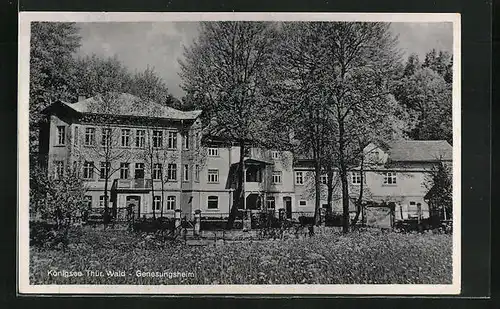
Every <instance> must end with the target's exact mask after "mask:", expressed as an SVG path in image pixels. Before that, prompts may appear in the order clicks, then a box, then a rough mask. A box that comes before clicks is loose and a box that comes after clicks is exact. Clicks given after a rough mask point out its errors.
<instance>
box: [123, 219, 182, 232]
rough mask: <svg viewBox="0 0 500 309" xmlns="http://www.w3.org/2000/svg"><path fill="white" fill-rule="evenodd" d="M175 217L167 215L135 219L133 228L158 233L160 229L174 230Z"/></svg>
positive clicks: (137, 230)
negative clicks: (167, 216)
mask: <svg viewBox="0 0 500 309" xmlns="http://www.w3.org/2000/svg"><path fill="white" fill-rule="evenodd" d="M174 227H175V219H170V218H166V217H160V218H141V219H138V220H137V221H134V223H133V225H132V229H133V230H134V231H135V232H144V233H156V232H158V231H167V230H173V229H174Z"/></svg>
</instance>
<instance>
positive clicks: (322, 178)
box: [319, 174, 328, 185]
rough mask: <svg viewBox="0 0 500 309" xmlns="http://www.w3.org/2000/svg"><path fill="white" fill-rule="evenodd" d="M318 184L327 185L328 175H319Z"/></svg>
mask: <svg viewBox="0 0 500 309" xmlns="http://www.w3.org/2000/svg"><path fill="white" fill-rule="evenodd" d="M319 182H320V183H322V184H324V185H326V184H328V175H327V174H321V175H319Z"/></svg>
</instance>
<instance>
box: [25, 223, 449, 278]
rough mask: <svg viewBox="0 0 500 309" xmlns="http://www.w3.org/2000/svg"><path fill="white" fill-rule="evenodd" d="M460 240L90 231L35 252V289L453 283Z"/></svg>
mask: <svg viewBox="0 0 500 309" xmlns="http://www.w3.org/2000/svg"><path fill="white" fill-rule="evenodd" d="M451 281H452V236H451V235H445V234H399V233H392V232H387V233H383V232H381V231H379V230H371V231H358V232H352V233H350V234H347V235H342V234H331V235H324V236H319V235H317V236H314V237H310V238H306V239H286V240H268V241H240V242H225V243H224V244H222V243H218V244H217V245H214V244H211V245H207V246H187V245H185V244H183V243H179V242H177V243H174V242H155V241H145V237H144V235H138V234H135V233H133V232H128V231H123V230H106V231H105V230H102V229H91V228H84V229H81V230H76V231H73V232H72V233H71V236H70V243H69V246H68V247H67V248H66V249H65V250H60V249H59V250H57V249H47V248H38V247H31V249H30V282H31V284H138V285H156V284H451Z"/></svg>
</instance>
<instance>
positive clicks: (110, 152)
mask: <svg viewBox="0 0 500 309" xmlns="http://www.w3.org/2000/svg"><path fill="white" fill-rule="evenodd" d="M120 95H121V94H120V93H116V92H107V93H105V94H102V95H98V96H96V97H94V98H93V100H92V101H91V102H90V103H89V111H90V112H91V114H89V115H86V116H84V119H83V121H90V122H93V123H99V124H100V127H99V132H95V131H94V132H93V133H92V134H87V132H82V133H85V136H83V137H84V138H83V139H81V140H79V141H77V142H76V143H74V144H75V151H76V155H77V156H78V157H79V158H80V161H81V160H83V159H85V160H91V159H92V160H96V161H97V162H98V164H93V165H92V166H91V168H93V169H95V171H96V173H97V174H98V175H99V178H101V179H103V180H104V219H105V224H107V223H109V221H110V219H111V217H112V216H111V213H110V210H109V191H110V187H109V185H110V181H111V180H112V179H113V178H112V177H113V175H114V174H115V173H116V172H118V171H120V168H121V164H122V163H124V164H129V162H130V160H131V159H132V152H131V150H130V149H128V147H130V143H131V136H130V132H129V136H128V140H127V138H126V137H125V135H123V132H122V131H121V130H120V128H119V127H118V126H117V122H116V119H115V118H114V117H115V115H117V114H120V113H119V111H120V104H121V103H122V102H121V101H120V100H121V96H120ZM87 118H88V119H87ZM94 130H95V129H94ZM96 136H99V137H100V138H97V140H96V138H95V137H96ZM115 215H116V209H114V210H113V216H115Z"/></svg>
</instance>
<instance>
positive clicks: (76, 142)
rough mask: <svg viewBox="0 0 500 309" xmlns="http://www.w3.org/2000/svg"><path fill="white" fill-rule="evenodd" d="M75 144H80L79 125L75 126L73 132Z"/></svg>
mask: <svg viewBox="0 0 500 309" xmlns="http://www.w3.org/2000/svg"><path fill="white" fill-rule="evenodd" d="M73 145H75V146H76V145H78V127H75V129H74V133H73Z"/></svg>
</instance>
